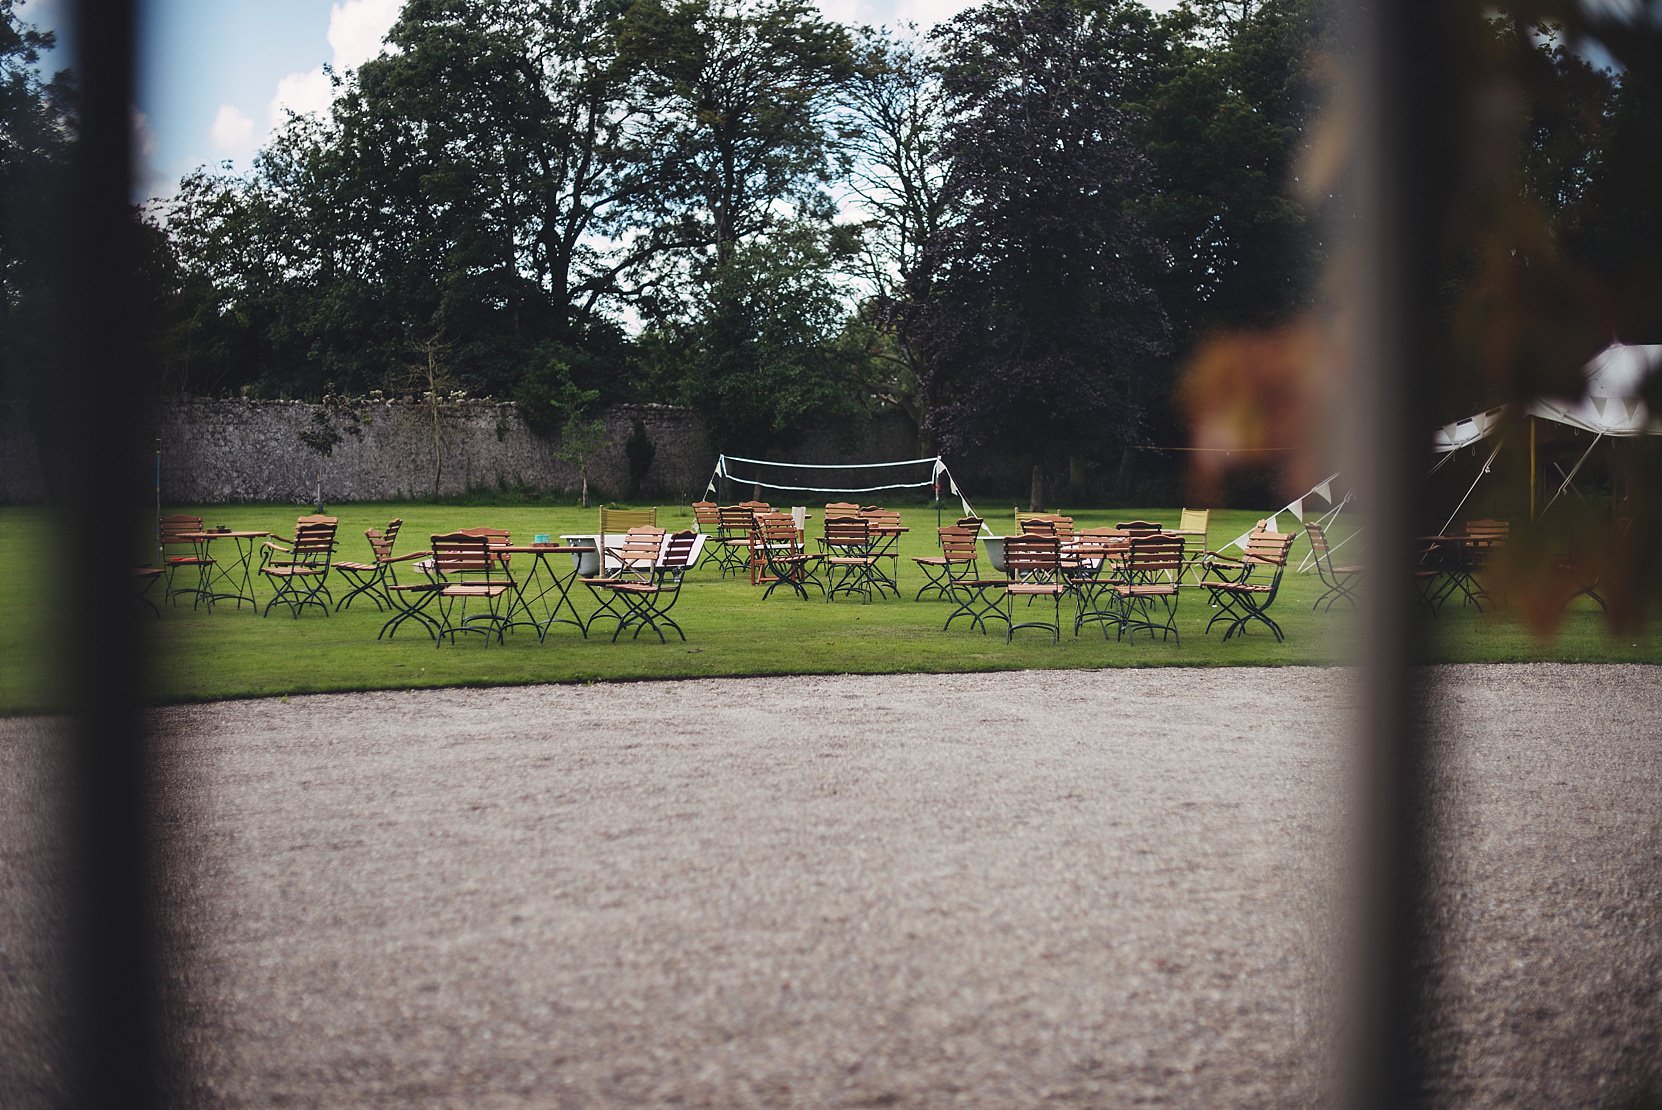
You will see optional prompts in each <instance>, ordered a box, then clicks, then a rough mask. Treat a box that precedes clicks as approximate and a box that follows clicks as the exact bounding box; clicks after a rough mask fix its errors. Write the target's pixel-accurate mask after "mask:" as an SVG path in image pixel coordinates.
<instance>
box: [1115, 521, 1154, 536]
mask: <svg viewBox="0 0 1662 1110" xmlns="http://www.w3.org/2000/svg"><path fill="white" fill-rule="evenodd" d="M1114 527H1115V528H1118V529H1119V530H1120V531H1122V532H1124V533H1125V534H1126V535H1128V536H1152V535H1154V534H1156V533H1158V532H1164V531H1165V530H1166V526H1165V525H1164V524H1161V523H1160V522H1159V521H1157V520H1122V521H1120V522H1119V523H1118V524H1116V525H1114Z"/></svg>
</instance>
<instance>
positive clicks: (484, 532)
mask: <svg viewBox="0 0 1662 1110" xmlns="http://www.w3.org/2000/svg"><path fill="white" fill-rule="evenodd" d="M459 531H461V532H465V533H466V534H467V535H470V536H480V537H482V538H483V539H484V541H485V545H486V546H487V547H489V548H490V549H491V550H492V553H493V554H494V555H495V556H496V565H497V566H498V567H501V568H503V569H507V566H508V560H509V559H510V558H512V556H510V555H509V554H508V553H507V552H506V551H497V550H496V549H497V548H501V547H507V546H508V545H509V544H511V543H513V536H512V535H511V534H510V533H509V531H508V529H506V528H492V527H491V526H490V525H488V524H481V525H477V526H475V527H473V528H462V529H459Z"/></svg>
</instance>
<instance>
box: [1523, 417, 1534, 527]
mask: <svg viewBox="0 0 1662 1110" xmlns="http://www.w3.org/2000/svg"><path fill="white" fill-rule="evenodd" d="M1524 419H1525V420H1528V421H1529V519H1530V520H1534V519H1535V418H1534V417H1533V416H1526V417H1524Z"/></svg>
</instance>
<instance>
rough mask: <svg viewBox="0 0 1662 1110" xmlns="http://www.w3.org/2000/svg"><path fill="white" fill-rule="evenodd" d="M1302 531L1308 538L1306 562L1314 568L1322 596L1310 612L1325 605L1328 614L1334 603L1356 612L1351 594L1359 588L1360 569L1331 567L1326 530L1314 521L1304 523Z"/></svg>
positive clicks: (1357, 567)
mask: <svg viewBox="0 0 1662 1110" xmlns="http://www.w3.org/2000/svg"><path fill="white" fill-rule="evenodd" d="M1304 531H1305V534H1306V535H1308V536H1309V537H1310V558H1311V559H1312V560H1313V561H1314V562H1315V564H1316V577H1317V578H1319V579H1321V583H1322V586H1323V587H1324V592H1323V593H1322V595H1321V596H1320V597H1318V598H1317V599H1316V603H1315V604H1314V605H1312V606H1310V608H1311V609H1313V610H1314V609H1321V608H1322V605H1323V603H1324V602H1325V603H1326V610H1325V611H1328V612H1331V611H1332V609H1333V603H1334V602H1336V601H1343V602H1344V603H1345V604H1346V605H1349V606H1350V607H1351V608H1352V609H1354V608H1356V598H1355V593H1356V588H1357V586H1358V585H1360V584H1361V578H1362V568H1361V567H1360V566H1356V565H1354V564H1351V565H1349V566H1335V565H1334V564H1333V552H1332V549H1331V548H1330V547H1329V546H1328V543H1327V529H1326V528H1323V527H1322V526H1321V524H1320V523H1319V522H1318V521H1314V520H1308V521H1305V523H1304Z"/></svg>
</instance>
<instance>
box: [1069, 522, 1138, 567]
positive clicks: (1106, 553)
mask: <svg viewBox="0 0 1662 1110" xmlns="http://www.w3.org/2000/svg"><path fill="white" fill-rule="evenodd" d="M1130 541H1131V536H1130V535H1129V534H1128V533H1127V532H1126V531H1125V530H1124V529H1121V528H1081V529H1080V530H1079V531H1077V532H1075V533H1074V534H1073V548H1072V550H1073V553H1074V554H1075V555H1077V556H1079V557H1080V558H1082V559H1105V558H1118V557H1119V556H1121V555H1123V554H1124V553H1125V552H1126V551H1127V550H1129V545H1130Z"/></svg>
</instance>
